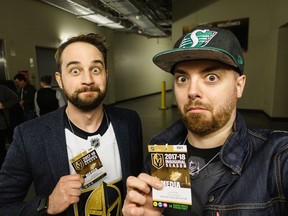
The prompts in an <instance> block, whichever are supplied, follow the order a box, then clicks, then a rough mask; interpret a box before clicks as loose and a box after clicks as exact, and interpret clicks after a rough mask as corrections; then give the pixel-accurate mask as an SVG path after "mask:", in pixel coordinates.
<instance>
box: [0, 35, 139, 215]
mask: <svg viewBox="0 0 288 216" xmlns="http://www.w3.org/2000/svg"><path fill="white" fill-rule="evenodd" d="M106 55H107V47H106V41H105V40H104V39H103V38H102V37H100V36H99V35H97V34H93V33H90V34H86V35H79V36H75V37H72V38H70V39H69V40H68V41H66V42H64V43H63V44H61V45H60V47H59V48H58V50H57V52H56V55H55V57H56V63H57V67H58V72H56V80H57V82H58V84H59V86H60V87H61V89H62V90H63V91H64V93H65V95H66V97H67V100H68V103H67V106H64V107H62V108H59V109H57V110H56V111H53V112H50V113H48V114H46V115H43V116H41V117H39V118H37V119H34V120H32V121H29V122H25V123H24V124H22V125H20V126H18V127H17V128H16V129H15V132H14V140H13V142H12V144H11V146H10V148H9V151H8V153H7V156H6V160H5V162H4V164H3V166H2V170H1V171H0V191H1V193H0V215H9V216H13V215H21V216H25V215H27V216H31V215H47V214H48V215H69V216H70V215H71V216H72V215H77V216H78V215H79V216H81V215H82V216H84V215H85V216H86V215H115V216H117V215H121V207H122V203H123V198H124V197H125V194H126V185H125V182H126V179H127V177H128V176H129V175H138V174H139V173H140V171H141V170H142V167H143V165H142V164H143V160H142V159H143V147H142V128H141V122H140V118H139V116H138V114H137V113H136V112H135V111H132V110H128V109H122V108H117V107H113V106H108V105H105V104H103V99H104V97H105V93H106V88H107V79H108V72H107V68H106V67H107V61H106V58H107V56H106ZM32 183H33V185H34V188H35V196H34V197H31V199H28V200H25V201H23V199H24V198H25V195H26V193H27V191H28V189H29V187H30V185H31V184H32Z"/></svg>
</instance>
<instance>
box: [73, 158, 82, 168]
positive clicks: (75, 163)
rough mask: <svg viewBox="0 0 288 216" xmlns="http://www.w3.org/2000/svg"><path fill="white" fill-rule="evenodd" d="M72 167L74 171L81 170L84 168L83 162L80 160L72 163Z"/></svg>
mask: <svg viewBox="0 0 288 216" xmlns="http://www.w3.org/2000/svg"><path fill="white" fill-rule="evenodd" d="M73 166H74V168H75V170H82V169H83V168H84V163H83V161H82V160H81V159H80V160H77V161H75V162H74V163H73Z"/></svg>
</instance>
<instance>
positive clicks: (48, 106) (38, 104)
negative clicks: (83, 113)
mask: <svg viewBox="0 0 288 216" xmlns="http://www.w3.org/2000/svg"><path fill="white" fill-rule="evenodd" d="M51 81H52V75H44V76H42V77H41V78H40V86H41V88H40V89H39V90H38V91H37V92H36V93H35V101H34V104H35V112H36V115H37V116H41V115H44V114H46V113H48V112H51V111H54V110H56V109H58V108H60V107H62V106H64V105H65V104H66V103H65V101H64V98H63V96H62V94H61V92H60V91H58V90H56V89H52V88H51Z"/></svg>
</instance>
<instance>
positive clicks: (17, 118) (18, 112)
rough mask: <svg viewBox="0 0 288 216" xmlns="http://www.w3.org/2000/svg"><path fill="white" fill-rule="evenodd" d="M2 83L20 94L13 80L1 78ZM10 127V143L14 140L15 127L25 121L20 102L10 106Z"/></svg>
mask: <svg viewBox="0 0 288 216" xmlns="http://www.w3.org/2000/svg"><path fill="white" fill-rule="evenodd" d="M0 85H4V86H6V87H8V88H9V89H10V90H12V91H13V92H14V93H15V94H16V95H17V94H18V92H17V88H16V85H15V83H14V82H13V80H0ZM19 101H20V98H19ZM9 120H10V122H9V129H8V132H7V136H8V143H11V142H12V138H13V131H14V128H15V127H16V126H17V125H19V124H21V123H23V122H24V113H23V110H22V108H21V106H20V104H19V103H16V104H15V105H14V106H12V107H11V108H9Z"/></svg>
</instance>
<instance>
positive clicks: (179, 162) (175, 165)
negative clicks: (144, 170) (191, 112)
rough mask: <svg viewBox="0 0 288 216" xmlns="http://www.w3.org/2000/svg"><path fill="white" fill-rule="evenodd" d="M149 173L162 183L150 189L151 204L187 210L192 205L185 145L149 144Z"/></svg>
mask: <svg viewBox="0 0 288 216" xmlns="http://www.w3.org/2000/svg"><path fill="white" fill-rule="evenodd" d="M148 152H149V153H150V155H151V175H152V176H155V177H157V178H159V179H160V180H161V182H162V183H163V184H164V187H163V189H162V190H156V189H152V196H153V206H155V207H160V208H173V209H180V210H187V209H188V207H189V206H191V205H192V198H191V187H190V186H191V185H190V175H189V169H188V163H187V146H186V145H149V146H148Z"/></svg>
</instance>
